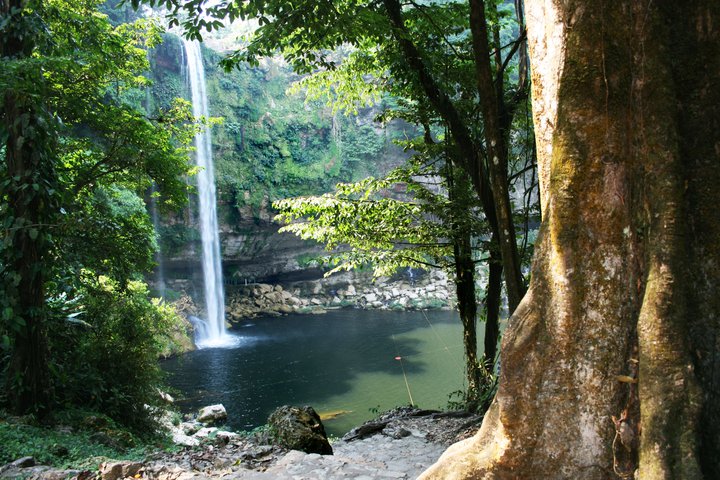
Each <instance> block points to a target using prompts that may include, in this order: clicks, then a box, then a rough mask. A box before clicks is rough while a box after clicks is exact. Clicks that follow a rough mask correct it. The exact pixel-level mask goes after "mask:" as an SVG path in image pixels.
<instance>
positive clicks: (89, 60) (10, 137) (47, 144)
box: [0, 0, 194, 428]
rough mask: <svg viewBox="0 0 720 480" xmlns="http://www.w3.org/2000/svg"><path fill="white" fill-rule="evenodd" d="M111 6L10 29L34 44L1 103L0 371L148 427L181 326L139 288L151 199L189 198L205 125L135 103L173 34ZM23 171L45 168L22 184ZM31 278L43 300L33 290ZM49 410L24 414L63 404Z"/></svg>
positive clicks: (19, 61)
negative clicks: (194, 149)
mask: <svg viewBox="0 0 720 480" xmlns="http://www.w3.org/2000/svg"><path fill="white" fill-rule="evenodd" d="M100 3H101V2H100V1H99V0H81V1H72V2H69V1H65V0H48V1H46V2H42V3H40V2H28V3H27V5H24V7H25V8H20V9H19V10H14V11H13V14H14V15H17V16H18V21H16V22H14V23H13V22H11V23H10V24H9V23H7V20H8V19H7V18H3V21H4V23H2V24H1V25H2V29H1V30H2V34H3V35H6V36H7V38H9V39H10V41H11V43H9V44H12V41H14V40H12V39H17V38H23V39H27V40H28V42H27V48H26V50H24V51H23V52H24V55H16V56H5V57H3V59H2V62H3V68H2V71H1V72H0V87H1V88H2V90H3V91H9V92H14V96H5V97H4V98H3V100H1V101H2V102H3V103H2V105H0V106H2V107H3V110H2V111H3V116H2V123H0V137H2V139H3V141H7V148H6V149H5V150H4V152H3V153H4V157H5V162H4V163H3V164H2V166H0V185H2V190H0V198H1V199H2V200H3V201H2V202H0V219H1V220H2V225H3V230H2V232H1V233H0V235H1V236H2V245H0V254H1V255H2V257H3V263H2V267H1V268H0V287H2V288H3V292H2V295H0V307H1V310H2V312H3V316H2V323H0V334H2V338H3V339H4V342H3V345H4V347H3V348H4V353H5V354H6V355H5V356H3V357H2V358H0V367H2V371H3V373H4V374H5V377H6V384H7V385H8V387H9V388H8V390H7V392H8V393H9V396H11V397H16V398H21V399H22V398H23V397H18V395H22V392H26V391H33V389H34V390H38V389H40V390H42V391H44V392H46V393H49V392H53V391H54V395H52V396H51V397H50V398H49V400H50V401H51V402H54V403H55V404H58V403H67V404H70V403H75V404H86V405H90V406H93V407H95V408H100V409H102V410H103V411H105V412H106V413H108V414H110V415H112V416H113V417H114V418H116V419H118V420H121V421H123V422H125V423H127V424H128V425H133V426H134V427H137V428H141V427H142V426H143V425H146V420H147V419H148V411H146V410H145V409H144V407H143V406H142V405H143V404H148V405H153V404H155V403H157V402H156V401H155V400H154V398H155V397H156V396H157V395H156V390H155V388H156V386H157V385H158V384H159V381H160V377H159V370H158V366H157V362H156V358H157V355H158V353H159V352H160V351H161V350H162V349H163V348H165V347H167V345H166V343H167V340H162V339H166V338H167V332H168V331H169V330H171V329H173V328H177V325H176V323H177V320H178V319H177V317H176V316H174V315H173V313H172V312H171V311H169V310H168V308H167V307H166V306H164V305H161V304H159V303H153V302H151V301H150V300H149V297H148V292H147V289H146V288H145V287H144V286H143V285H142V284H141V283H138V282H137V278H138V277H139V275H140V274H141V273H142V272H144V271H146V270H148V269H149V268H150V266H151V265H152V255H153V252H154V251H155V249H156V242H155V234H154V232H153V230H152V228H151V225H150V222H149V220H148V217H147V213H146V212H145V209H144V203H143V201H142V196H143V195H145V192H146V191H147V190H148V188H149V187H150V185H151V184H152V183H154V184H155V185H156V186H157V191H158V192H159V193H158V195H159V200H160V202H161V205H162V206H163V207H164V208H173V207H177V206H180V205H182V204H183V203H184V202H185V201H186V196H187V185H186V183H185V181H184V178H183V177H184V176H185V175H187V174H189V173H191V171H192V170H191V169H190V168H189V167H188V165H187V153H188V147H187V145H188V142H189V141H190V139H191V138H192V135H193V133H194V129H193V127H192V123H193V122H194V120H193V119H192V116H191V114H190V110H189V106H188V104H187V102H182V101H181V102H174V103H172V104H170V105H168V106H167V108H165V109H162V110H158V111H157V112H156V116H154V117H150V116H148V115H147V114H145V113H144V112H142V111H139V110H138V109H137V108H134V107H133V106H132V105H131V104H130V103H128V102H131V101H132V100H133V99H134V98H135V95H134V93H133V92H137V91H138V89H142V88H144V87H145V86H146V85H147V80H146V79H145V78H144V77H142V76H141V75H140V73H141V72H142V71H144V70H146V69H147V68H148V66H149V64H148V61H147V56H146V48H148V47H151V46H153V45H155V44H156V42H157V41H158V40H159V38H160V37H159V34H158V32H159V31H158V28H157V27H156V26H155V25H154V24H152V22H150V21H148V20H139V21H137V22H135V23H133V24H122V25H117V26H113V25H112V24H111V23H110V22H109V21H108V18H107V17H106V16H105V15H103V14H101V13H99V12H98V7H99V5H100ZM11 25H12V26H11ZM18 99H21V100H22V102H24V103H22V106H21V104H20V103H18ZM18 107H20V111H19V113H18ZM23 111H24V112H25V113H22V112H23ZM18 125H19V126H20V128H17V127H18ZM18 152H19V153H18ZM19 161H27V162H31V163H29V164H31V165H37V166H38V168H33V170H32V172H31V175H29V176H25V175H24V174H23V175H16V174H15V173H14V170H15V169H17V165H18V162H19ZM18 199H19V200H18ZM28 253H32V255H28ZM28 272H32V273H31V274H30V273H28ZM27 278H31V279H33V280H32V281H33V282H34V283H32V288H31V289H28V288H21V287H22V285H23V284H22V283H21V282H22V281H25V280H23V279H27ZM30 320H32V322H30ZM49 331H51V332H53V335H52V336H47V335H46V333H45V332H49ZM43 352H49V353H50V355H49V358H48V359H47V360H45V359H43V360H42V362H41V363H42V366H41V368H42V369H44V370H45V372H44V373H43V372H40V375H37V374H32V375H31V374H29V373H28V372H30V370H28V369H27V368H26V367H24V366H23V365H31V364H32V360H33V358H31V357H32V356H33V355H38V354H41V355H42V354H43ZM28 360H30V363H28ZM35 363H37V358H35ZM48 371H49V372H51V373H52V382H51V383H50V382H48V381H47V380H46V379H45V378H46V377H47V372H48ZM52 387H54V388H52ZM18 392H19V393H18ZM42 401H43V402H44V401H45V400H42ZM36 402H37V400H31V401H30V402H25V403H27V404H25V405H22V403H23V402H20V404H18V402H14V403H13V406H15V407H16V408H18V409H21V410H24V409H29V410H37V409H39V408H44V409H47V408H48V407H49V406H50V405H47V404H45V405H38V404H36Z"/></svg>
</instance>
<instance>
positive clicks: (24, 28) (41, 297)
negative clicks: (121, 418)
mask: <svg viewBox="0 0 720 480" xmlns="http://www.w3.org/2000/svg"><path fill="white" fill-rule="evenodd" d="M1 5H2V8H1V9H0V10H1V13H2V16H3V19H4V20H8V22H7V23H6V25H5V27H4V32H3V37H4V39H5V42H3V45H2V48H1V50H2V56H3V57H5V58H8V59H12V60H20V61H27V59H28V58H29V57H30V56H31V54H32V51H33V48H34V41H35V32H33V31H32V30H33V28H37V25H33V20H32V19H30V18H29V16H28V15H27V13H26V11H25V9H26V7H27V2H26V1H25V0H4V1H3V2H2V4H1ZM39 70H40V69H39V67H35V69H32V68H31V69H27V68H26V69H20V70H18V73H17V75H18V78H16V85H17V88H13V89H8V90H7V91H6V92H4V98H3V104H2V112H1V116H2V117H1V118H2V121H3V127H2V128H3V130H5V133H6V135H7V139H6V142H5V164H6V178H5V179H4V181H3V182H2V191H0V198H5V199H7V202H8V206H7V207H8V215H9V217H10V218H11V219H12V222H11V225H10V227H9V228H8V229H7V230H6V231H5V232H3V237H5V238H4V240H5V245H4V246H3V248H2V250H1V251H2V252H3V256H2V261H3V263H4V265H2V267H3V268H0V280H2V288H3V290H4V294H5V296H6V298H5V299H3V300H4V302H3V304H4V305H5V306H6V308H8V309H9V311H10V312H12V313H11V314H10V315H9V318H6V321H8V322H9V324H8V330H9V331H10V332H11V333H12V334H13V347H12V353H11V358H10V365H9V369H8V372H7V382H6V383H7V395H8V400H9V403H10V405H11V407H12V408H13V410H14V411H15V412H17V413H27V412H36V413H39V414H41V415H43V414H44V413H46V412H47V411H48V409H49V407H50V399H51V386H50V378H49V369H48V365H47V363H48V361H47V359H48V352H47V337H46V331H45V329H46V326H45V319H46V308H45V290H44V281H45V271H46V269H47V268H48V267H47V265H46V264H45V263H44V262H45V261H46V259H45V256H46V254H47V251H48V246H49V240H48V234H47V228H48V225H47V224H48V219H49V212H51V211H52V208H53V203H52V202H53V200H52V196H53V193H52V192H53V191H54V189H55V188H56V185H55V182H54V178H55V173H54V170H53V167H52V158H50V150H49V148H50V145H51V143H52V138H51V136H52V127H51V125H50V124H49V122H48V119H49V117H50V115H49V114H47V112H44V111H43V107H42V105H41V104H39V102H40V101H41V100H38V97H39V96H40V95H41V91H42V89H41V85H42V83H43V79H42V72H40V71H39ZM7 226H8V225H6V227H7Z"/></svg>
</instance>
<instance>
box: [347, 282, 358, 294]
mask: <svg viewBox="0 0 720 480" xmlns="http://www.w3.org/2000/svg"><path fill="white" fill-rule="evenodd" d="M345 294H346V295H348V296H353V295H357V291H356V290H355V285H353V284H352V283H351V284H350V285H348V286H347V289H345Z"/></svg>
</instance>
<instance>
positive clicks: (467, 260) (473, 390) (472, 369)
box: [453, 234, 482, 405]
mask: <svg viewBox="0 0 720 480" xmlns="http://www.w3.org/2000/svg"><path fill="white" fill-rule="evenodd" d="M453 251H454V254H455V292H456V293H457V299H458V310H459V313H460V321H461V322H462V324H463V347H464V349H465V375H466V380H467V382H468V386H467V400H468V402H469V403H470V404H471V405H474V404H476V403H477V401H478V399H479V397H480V392H481V388H482V378H481V374H480V361H479V359H478V353H477V326H476V325H477V302H476V301H475V263H474V262H473V259H472V250H471V248H470V235H468V234H465V235H461V236H458V237H457V238H455V239H454V240H453Z"/></svg>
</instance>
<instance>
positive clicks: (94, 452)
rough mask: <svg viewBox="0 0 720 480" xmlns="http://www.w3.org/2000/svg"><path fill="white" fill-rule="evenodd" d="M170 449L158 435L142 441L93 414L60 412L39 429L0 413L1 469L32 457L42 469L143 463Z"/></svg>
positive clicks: (30, 421) (31, 422) (25, 420)
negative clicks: (118, 462)
mask: <svg viewBox="0 0 720 480" xmlns="http://www.w3.org/2000/svg"><path fill="white" fill-rule="evenodd" d="M172 447H173V444H172V442H171V441H170V439H169V438H167V437H166V436H164V435H163V434H161V433H159V432H152V433H150V434H148V435H147V436H146V437H142V438H141V437H139V436H137V435H134V434H133V433H131V432H129V431H128V430H126V429H123V428H121V427H119V426H118V425H116V424H115V423H114V422H113V421H112V420H110V419H109V418H108V417H105V416H102V415H99V414H96V413H91V412H85V411H72V412H61V413H60V414H58V415H56V418H55V421H54V423H53V425H39V424H37V423H36V422H34V419H33V418H32V417H9V416H7V415H5V414H4V412H0V465H2V464H6V463H9V462H12V461H13V460H16V459H18V458H21V457H26V456H32V457H34V458H35V460H36V461H37V462H38V463H39V464H43V465H51V466H54V467H58V468H73V469H95V468H97V466H98V465H99V464H100V463H101V462H103V461H105V460H107V459H113V460H142V459H144V458H145V457H146V456H147V455H148V454H149V453H151V452H156V451H158V450H169V449H171V448H172Z"/></svg>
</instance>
